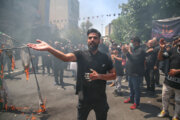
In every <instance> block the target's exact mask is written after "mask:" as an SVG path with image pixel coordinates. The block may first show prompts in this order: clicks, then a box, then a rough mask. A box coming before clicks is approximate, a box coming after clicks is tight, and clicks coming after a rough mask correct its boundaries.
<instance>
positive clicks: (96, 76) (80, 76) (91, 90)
mask: <svg viewBox="0 0 180 120" xmlns="http://www.w3.org/2000/svg"><path fill="white" fill-rule="evenodd" d="M87 35H88V40H87V44H88V50H86V51H81V50H79V51H75V52H73V53H68V54H64V53H63V52H61V51H59V50H56V49H54V48H53V47H51V46H50V45H48V44H47V43H46V42H43V41H40V40H37V42H39V43H40V44H31V43H29V44H28V46H29V47H31V48H33V49H35V50H41V51H48V52H50V53H51V54H53V55H54V56H56V57H57V58H59V59H61V60H63V61H66V62H70V61H76V62H77V65H78V70H77V83H76V94H78V96H79V104H78V118H77V119H78V120H86V119H87V117H88V114H89V112H90V111H91V110H92V109H93V110H94V111H95V113H96V119H97V120H106V119H107V112H108V109H109V106H108V103H107V98H106V93H105V89H106V80H113V79H115V78H116V72H115V69H114V68H113V64H112V61H111V59H110V58H109V57H108V56H107V55H106V54H104V53H101V52H99V51H98V45H99V43H100V37H101V34H100V32H99V31H97V30H96V29H90V30H88V32H87Z"/></svg>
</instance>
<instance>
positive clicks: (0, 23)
mask: <svg viewBox="0 0 180 120" xmlns="http://www.w3.org/2000/svg"><path fill="white" fill-rule="evenodd" d="M0 4H2V6H3V7H1V12H0V17H1V20H0V31H2V32H4V33H6V34H8V35H10V36H11V37H14V38H15V39H16V40H15V41H13V42H15V44H18V45H19V44H24V43H26V42H27V41H30V40H31V34H32V33H31V32H32V28H33V24H34V23H35V21H36V20H37V19H38V17H39V16H38V0H23V1H22V0H21V1H19V0H12V1H7V0H2V1H1V2H0Z"/></svg>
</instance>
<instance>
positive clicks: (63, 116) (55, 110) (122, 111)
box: [0, 71, 172, 120]
mask: <svg viewBox="0 0 180 120" xmlns="http://www.w3.org/2000/svg"><path fill="white" fill-rule="evenodd" d="M40 72H41V71H40ZM71 75H72V73H71V72H70V71H66V72H65V78H64V81H65V83H66V86H65V88H61V87H59V86H55V85H54V78H53V76H52V74H51V75H48V74H45V75H42V74H37V78H38V81H39V85H40V89H41V94H42V97H43V99H45V100H46V108H47V112H46V113H45V114H37V113H36V112H35V111H37V110H38V109H39V98H38V94H37V87H36V82H35V77H34V75H33V74H31V75H30V79H29V81H26V79H25V75H24V74H22V75H18V76H16V77H14V78H12V79H7V80H6V82H7V85H8V94H9V95H8V96H9V98H8V100H9V101H8V104H9V105H15V106H16V107H22V110H19V111H1V112H0V120H33V119H34V120H76V118H77V109H76V105H77V96H76V95H75V94H74V93H75V90H74V88H75V81H74V78H72V77H71ZM162 81H163V77H161V82H162ZM122 84H123V91H124V94H123V96H121V97H115V96H114V95H113V94H112V92H113V90H114V87H109V86H107V96H108V103H109V106H110V109H109V112H108V120H145V119H147V120H169V118H162V119H160V118H157V117H156V116H157V114H158V113H159V112H160V109H161V89H162V88H161V87H158V88H157V90H156V93H157V94H156V96H154V97H153V96H149V95H148V94H147V93H146V92H145V90H144V89H142V97H141V107H140V109H136V110H130V109H129V107H130V105H131V104H124V103H123V101H124V100H125V99H126V98H127V97H128V94H129V90H128V87H127V84H128V83H127V82H123V83H122ZM144 87H145V86H144ZM24 107H27V109H26V110H24ZM170 111H171V114H170V115H171V116H172V106H170ZM32 113H34V114H32ZM34 117H35V118H34ZM88 120H95V115H94V112H93V111H91V112H90V115H89V117H88Z"/></svg>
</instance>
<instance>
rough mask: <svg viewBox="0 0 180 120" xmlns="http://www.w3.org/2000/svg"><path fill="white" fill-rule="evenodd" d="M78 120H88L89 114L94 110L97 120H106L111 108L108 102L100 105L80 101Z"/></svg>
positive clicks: (99, 103)
mask: <svg viewBox="0 0 180 120" xmlns="http://www.w3.org/2000/svg"><path fill="white" fill-rule="evenodd" d="M77 109H78V117H77V119H78V120H87V117H88V115H89V112H90V111H91V110H94V112H95V114H96V120H106V119H107V112H108V110H109V106H108V103H107V102H98V103H93V104H92V103H84V102H81V101H79V103H78V106H77Z"/></svg>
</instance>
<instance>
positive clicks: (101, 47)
mask: <svg viewBox="0 0 180 120" xmlns="http://www.w3.org/2000/svg"><path fill="white" fill-rule="evenodd" d="M87 36H88V42H87V43H88V45H87V47H85V45H78V46H75V45H72V44H70V43H68V44H64V43H62V42H61V41H56V42H54V43H52V42H49V44H47V43H46V42H43V41H38V42H40V45H38V44H28V46H29V47H31V48H33V49H35V50H40V51H43V52H37V51H33V55H32V57H33V61H34V62H33V63H34V66H35V70H36V72H38V69H39V67H38V64H39V63H38V62H39V60H38V59H39V56H41V57H42V73H43V74H45V73H46V70H47V73H48V74H51V73H53V75H54V84H55V85H61V86H62V87H64V81H63V76H64V70H67V69H68V68H69V66H70V64H69V63H67V62H77V70H75V71H73V75H74V76H76V80H77V84H76V93H77V94H78V96H79V103H78V105H79V106H78V119H79V120H82V119H85V118H87V116H88V113H89V111H90V110H91V109H94V110H95V112H97V115H96V117H97V118H100V120H105V119H106V117H107V111H108V109H109V107H108V104H107V101H106V95H105V93H104V92H105V91H104V90H105V88H106V87H105V86H104V84H106V82H105V81H107V80H113V79H114V78H115V77H114V75H115V76H116V79H114V81H113V82H112V84H111V86H113V85H115V90H114V92H113V94H114V95H115V96H122V95H123V92H122V90H121V89H122V83H121V82H122V79H123V76H125V78H126V81H127V82H128V84H129V88H130V95H129V98H128V99H127V100H125V101H124V103H132V106H131V107H130V109H131V110H134V109H137V108H139V107H140V98H141V85H142V84H143V80H144V79H145V81H146V89H147V93H149V94H150V95H155V94H156V89H155V88H156V86H160V73H159V71H160V70H161V71H162V72H163V74H164V75H165V80H164V82H163V88H162V111H161V112H160V113H159V114H158V115H157V116H158V117H166V116H168V115H169V112H168V105H169V100H170V98H171V97H172V95H174V99H175V110H174V116H173V118H172V119H173V120H179V119H180V36H174V37H173V38H172V40H171V42H166V41H165V40H164V39H163V38H160V39H157V38H152V39H150V40H148V41H147V42H145V43H142V41H141V40H140V38H139V37H137V36H135V37H133V38H132V39H131V40H130V43H127V44H117V43H115V42H112V41H111V45H107V44H105V43H104V42H103V39H101V38H100V37H101V34H100V33H99V31H97V30H96V29H90V30H89V31H88V33H87ZM100 39H101V40H100ZM42 46H45V47H44V48H42ZM74 51H75V52H74ZM53 55H54V56H55V57H54V56H53ZM99 56H100V57H99ZM106 56H108V57H106ZM101 57H102V58H104V60H102V58H101ZM84 61H85V62H84ZM96 61H97V62H96ZM101 63H102V65H101ZM82 64H83V65H84V66H83V65H82ZM111 64H112V65H111ZM101 67H103V68H101ZM113 69H114V70H115V71H116V72H115V73H114V70H113ZM51 71H52V72H51ZM108 71H109V74H107V72H108ZM84 76H85V77H84ZM83 80H84V81H86V82H83ZM89 80H91V82H87V81H89ZM102 80H103V81H102ZM100 81H101V82H100ZM92 85H94V87H92ZM98 87H100V88H102V89H103V91H102V90H100V89H99V88H98ZM92 88H93V89H92ZM95 90H98V91H99V92H101V93H96V92H97V91H95ZM93 91H94V93H92V92H93ZM173 93H174V94H173ZM87 94H88V95H89V96H88V95H87ZM98 94H99V95H102V96H104V97H103V98H99V96H98ZM90 100H92V101H90ZM94 100H99V101H101V102H103V103H101V104H99V103H100V102H98V104H97V102H95V101H94ZM93 101H94V102H93ZM87 103H88V104H87ZM84 105H85V106H86V108H85V109H83V106H84ZM85 106H84V107H85ZM102 109H106V111H104V112H102V111H99V110H102ZM84 113H86V114H84ZM101 115H105V116H104V117H102V116H101Z"/></svg>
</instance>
